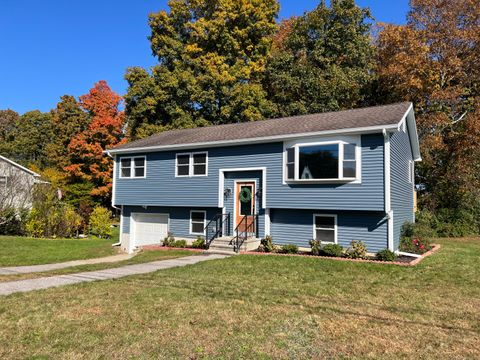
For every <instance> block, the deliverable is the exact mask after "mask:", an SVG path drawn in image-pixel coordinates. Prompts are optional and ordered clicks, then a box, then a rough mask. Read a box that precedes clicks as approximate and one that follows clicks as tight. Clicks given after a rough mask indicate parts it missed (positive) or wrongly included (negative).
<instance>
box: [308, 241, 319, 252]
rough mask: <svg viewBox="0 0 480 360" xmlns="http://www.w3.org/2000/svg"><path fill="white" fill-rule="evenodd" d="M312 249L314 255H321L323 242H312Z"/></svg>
mask: <svg viewBox="0 0 480 360" xmlns="http://www.w3.org/2000/svg"><path fill="white" fill-rule="evenodd" d="M309 244H310V247H311V248H312V255H320V251H321V247H322V242H321V241H320V240H315V239H312V240H310V243H309Z"/></svg>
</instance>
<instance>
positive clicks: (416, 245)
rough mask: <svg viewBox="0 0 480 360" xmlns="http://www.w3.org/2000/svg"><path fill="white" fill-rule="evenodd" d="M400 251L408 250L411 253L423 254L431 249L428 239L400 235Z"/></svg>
mask: <svg viewBox="0 0 480 360" xmlns="http://www.w3.org/2000/svg"><path fill="white" fill-rule="evenodd" d="M399 248H400V251H404V252H409V253H413V254H420V255H421V254H424V253H426V252H427V251H429V250H431V249H432V245H431V244H430V241H429V240H428V239H425V238H423V239H422V238H417V237H414V238H411V237H408V236H402V237H401V238H400V247H399Z"/></svg>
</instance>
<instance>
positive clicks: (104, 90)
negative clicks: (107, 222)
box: [65, 80, 125, 204]
mask: <svg viewBox="0 0 480 360" xmlns="http://www.w3.org/2000/svg"><path fill="white" fill-rule="evenodd" d="M79 99H80V105H81V107H82V109H83V110H85V111H86V112H87V113H88V115H89V119H90V120H89V124H88V127H87V128H86V129H85V130H84V131H83V132H81V133H79V134H78V135H76V136H75V137H74V138H73V139H71V141H70V143H69V145H68V156H69V164H70V165H67V166H66V167H65V171H66V172H67V173H68V175H69V177H70V181H71V182H72V183H77V184H82V183H83V184H85V188H87V189H88V185H89V184H92V188H91V191H90V195H92V196H94V197H95V198H97V199H99V200H100V202H103V203H105V204H106V203H107V202H108V198H109V197H110V193H111V183H112V178H111V177H112V168H113V162H112V160H111V159H110V158H108V157H107V156H105V155H104V154H103V151H104V150H105V149H107V148H110V147H113V146H115V145H118V144H121V143H122V142H124V141H125V139H124V131H123V128H124V124H125V117H124V113H123V111H121V110H120V108H119V107H120V104H121V102H122V97H121V96H120V95H118V94H116V93H115V92H113V91H112V90H111V89H110V87H109V86H108V84H107V83H106V82H105V81H103V80H102V81H99V82H98V83H96V84H95V85H94V87H93V88H92V89H91V90H90V92H89V93H88V94H86V95H83V96H80V98H79Z"/></svg>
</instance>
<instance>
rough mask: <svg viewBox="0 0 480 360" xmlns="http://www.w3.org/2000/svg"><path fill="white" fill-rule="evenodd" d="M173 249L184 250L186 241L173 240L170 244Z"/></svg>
mask: <svg viewBox="0 0 480 360" xmlns="http://www.w3.org/2000/svg"><path fill="white" fill-rule="evenodd" d="M172 246H173V247H176V248H186V247H187V241H186V240H175V241H174V242H173V244H172Z"/></svg>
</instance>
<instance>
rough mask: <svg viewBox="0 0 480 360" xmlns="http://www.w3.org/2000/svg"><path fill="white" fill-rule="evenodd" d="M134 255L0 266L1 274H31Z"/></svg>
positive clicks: (113, 260)
mask: <svg viewBox="0 0 480 360" xmlns="http://www.w3.org/2000/svg"><path fill="white" fill-rule="evenodd" d="M133 256H135V254H118V255H112V256H106V257H102V258H94V259H86V260H73V261H67V262H62V263H55V264H42V265H29V266H9V267H0V275H13V274H30V273H37V272H44V271H51V270H58V269H65V268H68V267H72V266H79V265H91V264H100V263H112V262H117V261H123V260H128V259H130V258H132V257H133Z"/></svg>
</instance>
